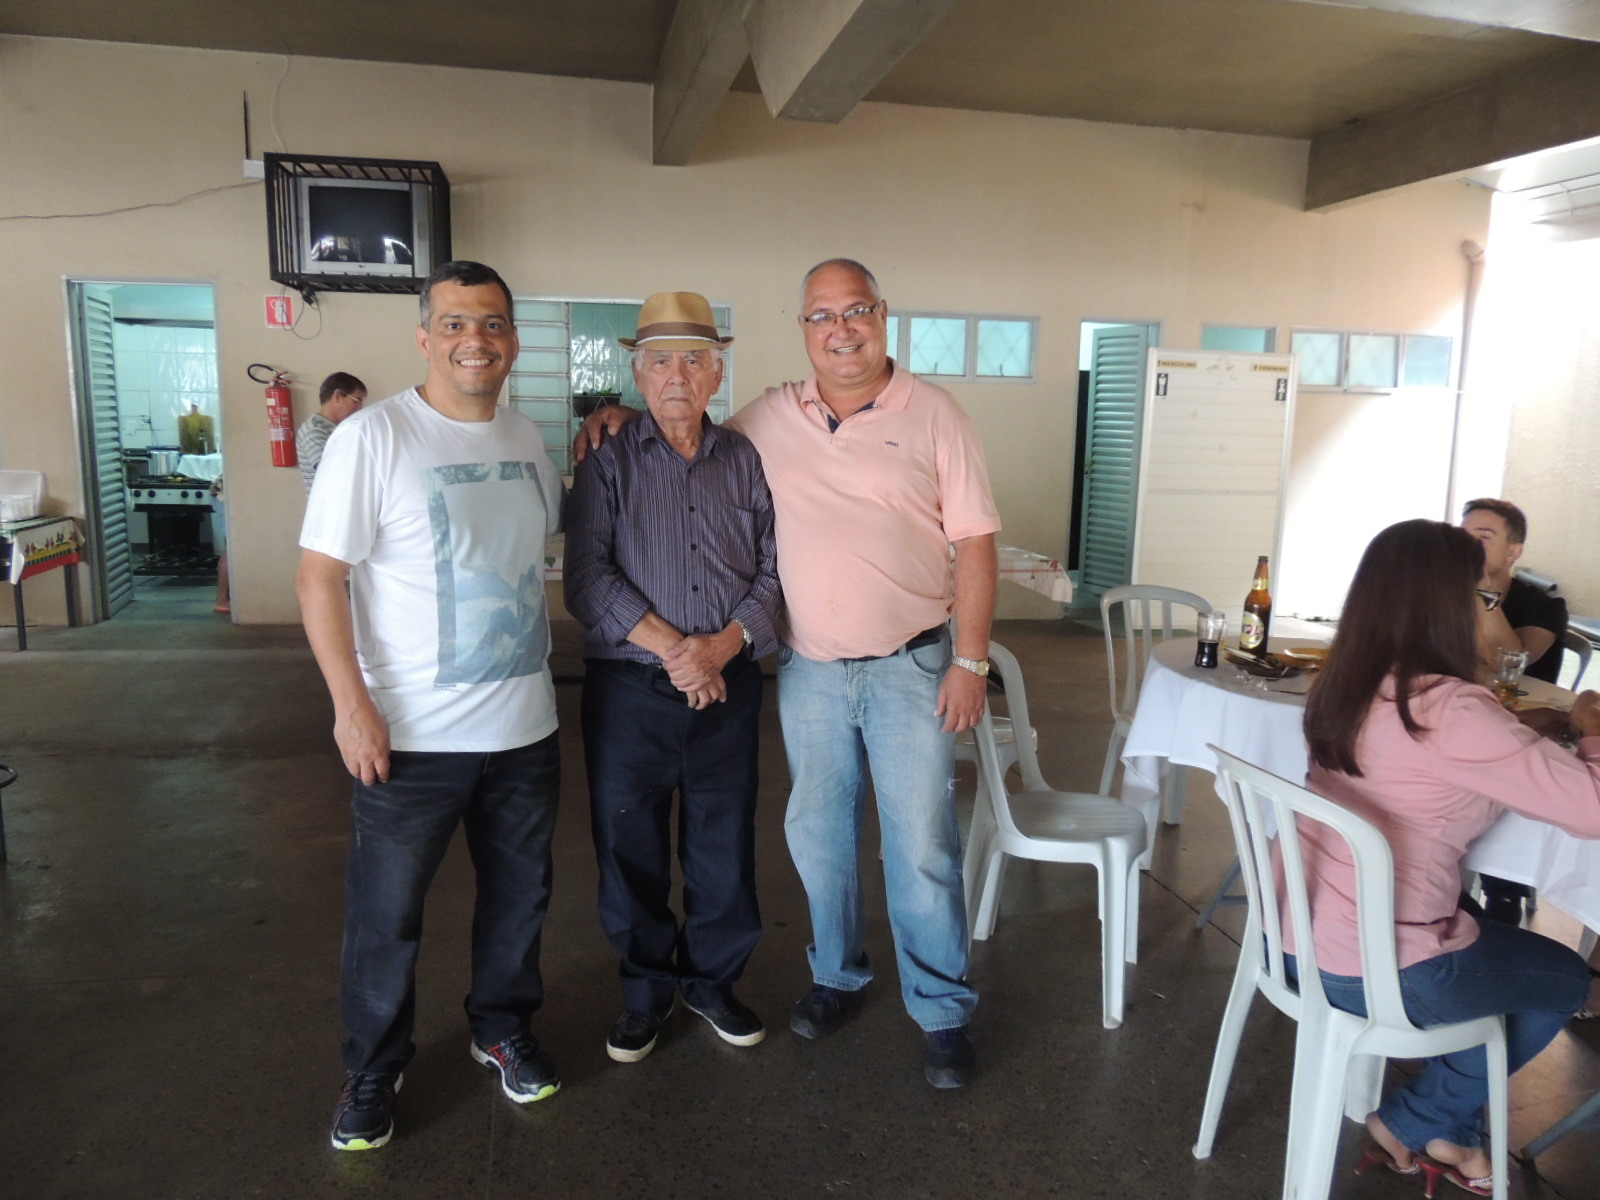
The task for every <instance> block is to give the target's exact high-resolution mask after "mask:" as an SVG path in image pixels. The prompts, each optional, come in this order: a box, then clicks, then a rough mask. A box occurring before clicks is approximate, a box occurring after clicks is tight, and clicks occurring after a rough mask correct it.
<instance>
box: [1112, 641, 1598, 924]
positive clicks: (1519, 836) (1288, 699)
mask: <svg viewBox="0 0 1600 1200" xmlns="http://www.w3.org/2000/svg"><path fill="white" fill-rule="evenodd" d="M1288 644H1289V643H1288V642H1283V643H1281V644H1280V643H1279V642H1278V639H1274V646H1275V648H1280V646H1281V645H1288ZM1193 660H1194V643H1193V642H1191V641H1189V640H1188V639H1187V638H1173V639H1171V640H1169V641H1166V642H1163V643H1162V644H1161V645H1159V646H1157V647H1156V649H1155V651H1154V653H1153V654H1152V655H1151V661H1150V665H1149V669H1148V671H1147V672H1146V675H1145V681H1144V685H1143V687H1142V688H1141V689H1140V691H1139V707H1138V710H1137V712H1136V713H1135V714H1134V718H1133V728H1132V729H1131V730H1129V732H1128V742H1127V745H1126V746H1125V747H1124V748H1123V752H1122V761H1123V764H1124V766H1125V767H1126V771H1125V773H1124V787H1123V799H1124V800H1125V801H1127V802H1129V803H1132V804H1137V805H1140V806H1141V807H1143V806H1146V805H1148V804H1149V803H1151V802H1152V798H1153V797H1154V796H1155V793H1156V790H1157V787H1158V780H1159V769H1160V760H1161V759H1165V760H1167V761H1168V762H1172V763H1178V764H1181V765H1183V766H1188V767H1200V768H1202V769H1203V770H1207V771H1210V772H1212V773H1213V774H1214V773H1215V772H1216V766H1217V764H1216V759H1215V757H1214V756H1213V755H1212V753H1211V751H1210V750H1209V749H1208V748H1207V747H1208V746H1209V745H1216V746H1220V747H1221V748H1222V749H1224V750H1226V751H1228V752H1229V753H1231V754H1237V755H1238V756H1239V757H1240V758H1243V759H1245V760H1246V761H1247V762H1253V763H1256V764H1258V765H1259V766H1262V767H1265V768H1266V769H1267V770H1269V771H1271V772H1273V774H1275V775H1281V776H1283V778H1285V779H1288V780H1292V781H1293V782H1295V783H1300V784H1303V783H1304V782H1305V778H1306V766H1307V750H1306V742H1305V735H1304V734H1303V732H1302V731H1301V718H1302V717H1303V716H1304V715H1305V694H1304V693H1305V691H1306V689H1307V688H1308V687H1309V680H1308V679H1307V677H1305V676H1299V677H1297V678H1294V679H1290V680H1284V681H1282V682H1280V683H1271V684H1268V685H1267V690H1262V689H1261V687H1259V686H1258V685H1257V681H1256V680H1254V679H1248V678H1247V680H1246V681H1240V680H1239V679H1238V678H1237V676H1238V672H1237V671H1236V669H1235V668H1233V667H1231V666H1229V665H1228V664H1227V661H1226V659H1224V660H1223V665H1222V666H1219V667H1216V668H1213V669H1206V668H1202V667H1196V666H1195V665H1194V661H1193ZM1523 686H1524V688H1525V689H1526V691H1527V692H1528V693H1529V695H1530V697H1531V698H1532V699H1534V700H1549V701H1552V702H1555V703H1558V704H1559V703H1560V702H1561V701H1562V700H1563V699H1565V700H1566V701H1568V702H1570V700H1571V693H1570V692H1564V691H1562V690H1561V689H1560V688H1556V687H1552V686H1551V685H1550V684H1546V683H1541V682H1540V681H1539V680H1536V679H1525V680H1524V681H1523ZM1466 865H1467V866H1468V867H1469V868H1470V869H1472V870H1474V871H1482V872H1486V873H1488V874H1491V875H1498V876H1500V877H1501V878H1503V879H1511V880H1515V881H1516V882H1518V883H1528V884H1532V885H1533V886H1534V887H1536V888H1538V889H1539V901H1540V903H1541V904H1545V903H1548V904H1552V905H1554V906H1555V907H1557V908H1559V909H1561V910H1562V911H1563V912H1567V913H1570V914H1572V915H1573V916H1574V917H1576V918H1578V920H1580V921H1581V922H1583V924H1584V925H1585V926H1587V927H1588V928H1589V929H1591V930H1600V840H1595V839H1592V838H1580V837H1574V836H1573V835H1572V834H1570V833H1567V832H1566V831H1565V830H1562V829H1558V828H1557V827H1556V826H1554V825H1549V824H1546V823H1545V822H1543V821H1535V820H1532V819H1531V818H1528V817H1524V816H1522V815H1521V814H1520V813H1513V812H1508V813H1505V814H1503V815H1502V816H1501V817H1500V819H1499V820H1498V821H1496V822H1495V823H1494V825H1493V826H1491V827H1490V829H1489V830H1488V831H1487V832H1486V833H1485V834H1484V835H1483V836H1482V837H1480V838H1479V839H1478V840H1477V841H1475V842H1473V843H1472V846H1471V847H1470V849H1469V850H1468V851H1467V858H1466Z"/></svg>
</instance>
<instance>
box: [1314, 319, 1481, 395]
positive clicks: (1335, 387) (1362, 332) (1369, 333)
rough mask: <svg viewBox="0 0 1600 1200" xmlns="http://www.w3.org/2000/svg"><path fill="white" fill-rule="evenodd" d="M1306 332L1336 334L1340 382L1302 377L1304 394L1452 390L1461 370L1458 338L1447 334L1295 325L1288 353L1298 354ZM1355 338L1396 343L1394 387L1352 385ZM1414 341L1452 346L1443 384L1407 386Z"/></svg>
mask: <svg viewBox="0 0 1600 1200" xmlns="http://www.w3.org/2000/svg"><path fill="white" fill-rule="evenodd" d="M1303 333H1323V334H1333V335H1335V336H1337V337H1338V338H1339V381H1338V382H1337V383H1307V382H1306V381H1305V379H1304V378H1303V377H1302V378H1301V379H1300V380H1299V382H1298V385H1297V386H1298V387H1299V388H1300V389H1301V390H1302V391H1315V392H1349V393H1352V394H1354V395H1367V396H1380V395H1388V394H1392V393H1394V392H1403V391H1411V390H1414V389H1417V388H1435V389H1437V388H1453V387H1455V386H1456V383H1455V380H1456V377H1457V375H1458V373H1459V371H1460V362H1459V359H1458V351H1459V339H1458V338H1456V337H1455V336H1454V335H1452V334H1448V333H1422V332H1417V331H1414V330H1413V331H1402V330H1396V329H1335V328H1332V327H1330V326H1326V325H1292V326H1290V327H1289V353H1290V354H1296V353H1298V352H1297V351H1296V350H1295V348H1294V340H1295V338H1296V337H1297V336H1298V335H1300V334H1303ZM1355 337H1385V338H1393V339H1394V340H1395V372H1394V376H1395V382H1394V384H1393V385H1392V386H1383V385H1380V384H1370V383H1351V382H1350V341H1351V339H1352V338H1355ZM1413 338H1442V339H1444V340H1445V341H1446V342H1448V343H1449V345H1450V366H1449V368H1448V370H1447V378H1446V379H1445V381H1444V382H1443V383H1407V382H1406V355H1407V353H1408V351H1409V350H1410V343H1411V339H1413Z"/></svg>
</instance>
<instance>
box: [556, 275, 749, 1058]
mask: <svg viewBox="0 0 1600 1200" xmlns="http://www.w3.org/2000/svg"><path fill="white" fill-rule="evenodd" d="M618 341H620V342H621V343H622V345H623V346H624V347H625V348H627V349H628V350H631V351H633V377H634V380H635V381H636V382H637V384H638V386H639V391H640V393H641V394H642V395H643V396H644V400H645V404H646V406H647V408H648V411H647V412H646V413H645V414H644V415H643V416H642V417H641V418H640V419H639V420H637V421H632V422H630V423H629V425H628V427H627V428H626V429H625V430H623V431H622V432H621V433H620V434H618V435H617V436H616V437H614V438H611V439H608V440H607V441H606V443H605V445H603V446H602V447H600V449H599V450H597V451H596V452H594V453H593V454H590V455H589V456H588V457H587V459H586V460H585V461H584V463H583V464H582V466H580V467H579V468H578V471H577V474H576V476H575V478H574V480H573V485H572V497H571V501H570V503H569V506H568V510H567V542H566V581H565V583H566V602H567V608H568V609H569V610H570V611H571V613H572V615H573V616H574V617H576V618H577V620H578V621H579V622H580V623H581V624H582V625H583V627H584V630H585V634H584V644H583V653H584V659H585V662H586V666H587V673H586V677H585V681H584V687H583V742H584V761H585V763H586V765H587V767H588V774H589V803H590V813H591V820H592V825H593V831H594V845H595V855H596V858H597V859H598V860H599V865H600V920H601V924H602V925H603V926H604V928H605V931H606V936H607V937H608V938H610V940H611V944H612V945H613V946H614V947H616V950H617V953H618V955H619V956H620V958H621V963H620V974H621V977H622V996H623V1013H622V1015H621V1017H619V1018H618V1019H617V1022H616V1024H615V1025H614V1026H613V1027H612V1030H611V1033H610V1036H609V1037H608V1038H607V1040H606V1052H607V1053H608V1054H609V1055H610V1056H611V1057H612V1058H613V1059H615V1060H616V1061H618V1062H638V1061H639V1060H640V1059H642V1058H644V1057H645V1056H646V1055H648V1054H649V1053H650V1051H651V1050H653V1049H654V1048H655V1044H656V1038H657V1036H658V1034H659V1032H660V1030H661V1027H662V1024H663V1022H665V1020H666V1018H667V1017H668V1016H669V1015H670V1014H671V1012H672V1009H673V1006H674V1005H675V1003H676V1001H677V997H678V995H679V994H680V993H681V994H682V996H683V1000H684V1003H685V1005H686V1006H687V1007H688V1008H689V1009H690V1010H691V1011H692V1012H695V1013H697V1014H699V1015H700V1016H702V1017H704V1018H705V1019H706V1020H707V1021H708V1022H710V1024H711V1026H712V1027H713V1028H714V1029H715V1030H716V1032H717V1034H718V1035H719V1036H720V1037H721V1038H722V1039H723V1040H724V1041H726V1042H730V1043H732V1044H733V1045H736V1046H753V1045H755V1044H756V1043H757V1042H759V1041H761V1039H762V1038H763V1037H765V1036H766V1030H765V1028H764V1027H763V1026H762V1023H761V1019H760V1017H758V1016H757V1015H756V1014H755V1013H754V1012H752V1011H751V1010H750V1009H749V1008H747V1007H745V1005H743V1004H742V1003H740V1002H739V1000H738V999H737V998H736V997H735V996H734V994H733V985H734V983H735V982H736V981H737V980H738V979H739V976H740V974H741V973H742V972H743V970H744V965H745V962H746V961H747V960H748V959H749V957H750V953H751V951H752V950H754V949H755V944H756V941H757V939H759V937H760V936H761V914H760V911H759V909H758V908H757V905H756V893H755V804H756V750H757V722H758V720H759V717H760V711H761V689H762V681H761V669H760V667H759V666H758V665H757V663H756V659H757V658H758V657H759V656H761V655H764V654H767V653H769V652H770V651H772V650H773V649H775V648H776V645H777V641H776V637H775V635H774V633H773V621H774V619H775V617H776V615H777V610H778V606H779V603H780V592H779V587H778V576H777V568H776V561H775V543H774V535H773V513H772V495H771V493H770V492H769V491H768V490H767V482H766V477H765V475H764V474H763V473H762V468H761V459H760V456H759V455H757V453H756V451H755V448H754V447H753V446H752V445H751V444H750V442H749V441H748V440H746V439H745V438H744V437H743V436H741V435H740V434H737V433H734V432H733V431H732V430H730V429H725V428H722V427H720V426H718V425H714V424H712V422H711V421H710V419H709V418H708V417H707V416H706V406H707V405H708V404H709V402H710V400H711V397H712V395H714V394H715V392H716V391H717V388H718V387H719V386H720V385H721V383H722V374H723V361H722V351H723V349H724V347H726V346H728V345H729V344H730V343H731V342H732V341H733V339H732V338H725V337H722V336H720V335H719V334H718V332H717V328H716V322H715V320H714V319H713V317H712V314H711V306H710V305H709V304H708V303H707V302H706V300H705V298H704V297H703V296H700V295H697V294H695V293H694V292H663V293H658V294H657V295H654V296H651V297H650V298H649V299H648V300H646V301H645V303H644V306H643V307H642V308H641V309H640V311H639V328H638V334H637V336H636V337H633V338H619V339H618ZM674 795H676V797H677V800H678V830H679V835H678V840H679V846H678V855H679V859H680V861H681V864H682V869H683V910H684V911H683V917H682V921H681V923H680V921H679V920H678V918H677V917H676V916H675V915H674V914H673V912H672V909H671V904H670V901H671V893H672V806H673V797H674Z"/></svg>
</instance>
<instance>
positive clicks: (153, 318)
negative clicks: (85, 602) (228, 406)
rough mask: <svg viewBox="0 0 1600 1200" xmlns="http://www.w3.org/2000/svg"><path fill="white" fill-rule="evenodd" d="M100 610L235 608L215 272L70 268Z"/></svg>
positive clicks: (151, 613) (129, 613)
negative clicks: (164, 275)
mask: <svg viewBox="0 0 1600 1200" xmlns="http://www.w3.org/2000/svg"><path fill="white" fill-rule="evenodd" d="M67 292H68V301H69V308H70V312H71V314H72V343H73V358H74V366H75V370H74V386H75V391H76V407H77V414H78V432H79V438H80V448H81V453H82V462H83V477H84V480H85V492H86V494H87V496H86V498H87V508H88V514H89V517H90V520H89V522H88V525H89V547H88V553H89V561H90V563H91V575H92V581H93V582H92V587H91V589H90V592H91V595H90V599H91V607H92V610H93V619H94V620H95V621H103V620H107V619H109V618H111V617H113V616H115V617H118V618H119V619H144V620H172V619H195V620H210V621H221V620H224V619H231V616H230V614H229V613H228V612H227V609H228V605H227V604H226V603H225V599H224V598H225V596H226V591H225V589H224V588H222V587H220V586H219V577H218V568H219V563H220V562H222V561H225V559H223V558H222V556H223V554H224V553H225V550H226V545H227V533H226V517H225V513H224V511H223V506H222V503H221V498H220V496H217V495H214V494H213V493H215V492H219V491H220V487H221V480H222V475H223V470H222V441H221V437H222V428H221V423H222V408H221V403H220V397H219V391H218V385H217V346H216V302H215V297H214V294H213V291H212V288H211V285H210V284H197V283H142V282H132V281H129V282H122V281H114V280H69V281H68V283H67Z"/></svg>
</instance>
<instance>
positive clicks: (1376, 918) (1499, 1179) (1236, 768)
mask: <svg viewBox="0 0 1600 1200" xmlns="http://www.w3.org/2000/svg"><path fill="white" fill-rule="evenodd" d="M1210 749H1211V750H1212V751H1213V752H1214V753H1215V754H1216V756H1217V781H1218V791H1219V792H1220V794H1221V796H1222V799H1223V801H1224V803H1225V804H1226V805H1227V807H1228V819H1229V821H1230V823H1231V824H1232V827H1233V836H1234V844H1235V846H1236V848H1237V850H1238V853H1239V861H1240V864H1241V866H1242V867H1243V876H1244V881H1245V891H1246V898H1247V903H1248V904H1249V916H1248V918H1247V920H1246V924H1245V935H1244V940H1243V942H1242V943H1241V945H1240V952H1239V970H1238V973H1237V974H1236V975H1235V978H1234V987H1233V991H1232V992H1231V994H1230V996H1229V1000H1228V1011H1227V1012H1226V1013H1225V1014H1224V1016H1223V1028H1222V1032H1221V1034H1220V1035H1219V1037H1218V1041H1217V1056H1216V1060H1215V1062H1214V1063H1213V1066H1212V1076H1211V1084H1210V1086H1209V1087H1208V1089H1207V1094H1206V1106H1205V1111H1204V1113H1203V1114H1202V1117H1201V1127H1200V1140H1199V1141H1198V1142H1197V1143H1196V1145H1195V1155H1196V1157H1198V1158H1205V1157H1208V1156H1209V1155H1210V1153H1211V1144H1212V1140H1213V1138H1214V1137H1215V1133H1216V1124H1217V1117H1218V1115H1219V1113H1220V1110H1221V1104H1222V1095H1223V1093H1224V1092H1225V1091H1226V1088H1227V1082H1228V1077H1229V1076H1230V1075H1231V1073H1232V1069H1233V1061H1234V1056H1235V1055H1236V1054H1237V1051H1238V1043H1239V1036H1240V1034H1241V1033H1242V1032H1243V1028H1244V1018H1245V1016H1246V1015H1248V1010H1249V999H1250V996H1251V994H1252V991H1253V988H1252V984H1253V985H1254V987H1256V988H1259V989H1260V990H1261V992H1262V993H1263V994H1264V995H1266V996H1267V998H1268V999H1270V1000H1271V1001H1272V1002H1273V1003H1274V1004H1275V1005H1276V1006H1277V1007H1278V1008H1279V1009H1281V1010H1282V1011H1283V1012H1285V1013H1287V1014H1288V1015H1290V1016H1292V1017H1294V1018H1295V1019H1296V1021H1297V1022H1298V1030H1297V1033H1296V1038H1295V1065H1294V1083H1293V1085H1292V1088H1291V1091H1290V1100H1289V1144H1288V1149H1287V1152H1286V1154H1285V1164H1284V1191H1283V1194H1284V1196H1285V1197H1286V1198H1287V1197H1296V1198H1300V1197H1306V1198H1309V1197H1313V1196H1315V1197H1325V1196H1326V1195H1327V1194H1328V1188H1329V1183H1330V1179H1331V1177H1332V1172H1333V1162H1334V1157H1335V1154H1336V1153H1337V1149H1338V1137H1339V1115H1340V1113H1341V1112H1342V1111H1343V1112H1346V1113H1347V1115H1350V1116H1352V1117H1354V1118H1356V1119H1359V1118H1360V1117H1361V1116H1364V1115H1365V1113H1366V1112H1367V1111H1368V1110H1370V1109H1371V1108H1372V1107H1374V1106H1375V1105H1376V1101H1377V1093H1378V1090H1379V1085H1380V1083H1381V1066H1382V1059H1383V1058H1386V1057H1395V1058H1426V1057H1430V1056H1433V1055H1437V1054H1448V1053H1451V1052H1453V1051H1457V1050H1464V1049H1467V1048H1468V1047H1471V1046H1479V1045H1481V1046H1483V1047H1484V1048H1485V1051H1486V1053H1487V1055H1488V1060H1489V1122H1490V1144H1491V1158H1492V1161H1493V1163H1494V1173H1495V1184H1494V1195H1495V1198H1496V1200H1505V1197H1506V1187H1507V1179H1506V1132H1507V1129H1506V1044H1505V1022H1504V1020H1503V1018H1501V1017H1499V1016H1489V1017H1480V1018H1478V1019H1476V1020H1471V1021H1462V1022H1458V1023H1456V1024H1451V1025H1438V1026H1432V1027H1430V1028H1427V1029H1421V1028H1418V1027H1417V1026H1416V1025H1414V1024H1413V1023H1412V1021H1411V1019H1410V1018H1409V1017H1408V1016H1407V1015H1406V1011H1405V1003H1404V1001H1403V1000H1402V998H1401V994H1400V975H1399V964H1398V961H1397V958H1396V954H1395V936H1394V935H1395V924H1394V856H1393V854H1392V852H1391V851H1390V848H1389V843H1388V840H1387V839H1386V838H1385V837H1384V835H1383V833H1382V831H1381V830H1379V829H1378V828H1377V827H1376V826H1375V825H1373V824H1372V823H1371V822H1370V821H1367V820H1366V819H1365V818H1363V817H1361V816H1359V815H1357V814H1356V813H1353V812H1351V811H1350V810H1348V809H1346V808H1343V807H1341V806H1340V805H1338V804H1335V803H1333V802H1332V801H1331V800H1326V799H1324V798H1323V797H1321V796H1318V795H1316V794H1315V793H1314V792H1311V791H1308V790H1307V789H1306V788H1303V787H1300V786H1299V785H1298V784H1293V783H1290V782H1289V781H1288V780H1287V779H1283V778H1280V777H1279V776H1277V775H1274V774H1272V773H1271V772H1270V771H1265V770H1263V769H1262V768H1260V767H1258V766H1255V765H1254V764H1252V763H1247V762H1245V761H1244V760H1243V759H1240V758H1238V757H1237V756H1235V755H1232V754H1229V753H1228V752H1227V751H1225V750H1220V749H1218V748H1217V747H1216V746H1211V747H1210ZM1313 822H1314V823H1316V824H1317V825H1320V826H1322V827H1323V829H1324V830H1325V831H1331V832H1332V833H1333V834H1335V835H1337V836H1338V837H1339V838H1342V839H1343V841H1344V843H1345V845H1346V846H1348V847H1349V850H1350V856H1351V859H1352V861H1353V862H1354V864H1355V875H1356V885H1355V890H1356V923H1357V929H1358V934H1359V938H1360V945H1361V978H1362V982H1363V985H1364V992H1365V997H1366V1006H1367V1016H1365V1017H1357V1016H1354V1015H1353V1014H1350V1013H1347V1012H1344V1011H1342V1010H1340V1009H1336V1008H1334V1007H1333V1006H1332V1005H1331V1004H1329V1003H1328V999H1327V995H1326V994H1325V992H1324V991H1323V987H1322V976H1321V973H1320V971H1319V968H1318V963H1317V954H1316V943H1315V941H1314V939H1313V935H1312V928H1311V901H1310V895H1309V888H1308V886H1307V879H1306V869H1305V861H1304V857H1303V853H1302V838H1301V835H1302V830H1303V826H1304V825H1305V824H1307V823H1313ZM1274 840H1275V841H1276V845H1277V860H1278V862H1279V863H1281V869H1282V876H1281V879H1282V887H1281V891H1280V886H1279V876H1278V874H1277V871H1276V870H1275V869H1274V867H1275V864H1274V853H1273V846H1274ZM1285 907H1287V909H1288V911H1289V916H1290V927H1291V928H1292V929H1293V931H1294V944H1295V957H1296V967H1297V974H1298V976H1299V979H1298V986H1296V985H1294V984H1291V983H1290V982H1289V980H1288V978H1287V976H1286V974H1285V972H1284V964H1283V950H1284V939H1283V932H1284V930H1283V920H1282V912H1283V909H1284V908H1285ZM1361 1055H1365V1056H1371V1057H1370V1058H1369V1059H1367V1060H1366V1061H1365V1062H1364V1064H1361V1065H1364V1066H1367V1067H1375V1068H1379V1069H1378V1070H1367V1071H1365V1072H1364V1073H1359V1074H1358V1076H1357V1079H1356V1080H1354V1081H1351V1082H1349V1083H1348V1087H1349V1089H1350V1090H1352V1091H1355V1090H1360V1091H1362V1092H1363V1093H1364V1094H1362V1095H1358V1096H1352V1097H1351V1099H1352V1103H1351V1105H1350V1106H1349V1108H1348V1109H1347V1108H1346V1103H1345V1102H1346V1092H1347V1078H1348V1077H1349V1075H1350V1070H1351V1067H1352V1065H1353V1062H1354V1060H1355V1059H1356V1058H1357V1056H1361Z"/></svg>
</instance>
